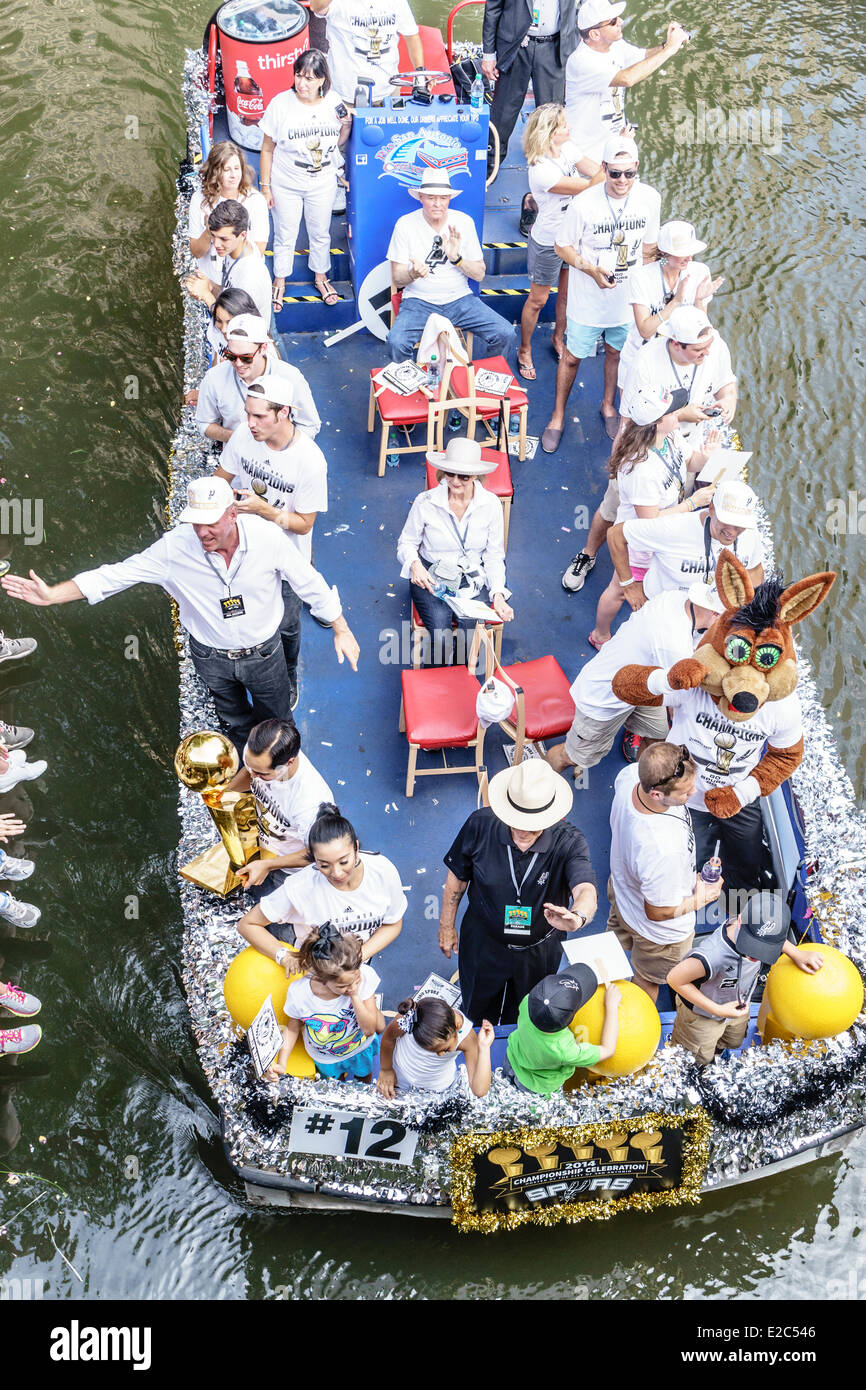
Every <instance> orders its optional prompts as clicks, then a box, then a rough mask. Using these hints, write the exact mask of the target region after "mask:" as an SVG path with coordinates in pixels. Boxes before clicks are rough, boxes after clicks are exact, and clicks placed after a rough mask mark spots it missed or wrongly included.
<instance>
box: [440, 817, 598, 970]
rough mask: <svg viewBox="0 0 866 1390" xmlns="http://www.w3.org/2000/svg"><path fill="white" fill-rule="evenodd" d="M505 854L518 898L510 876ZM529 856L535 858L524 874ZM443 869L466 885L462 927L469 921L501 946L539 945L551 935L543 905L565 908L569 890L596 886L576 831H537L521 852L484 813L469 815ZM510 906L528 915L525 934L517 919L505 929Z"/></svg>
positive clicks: (562, 827)
mask: <svg viewBox="0 0 866 1390" xmlns="http://www.w3.org/2000/svg"><path fill="white" fill-rule="evenodd" d="M509 848H510V850H511V861H512V863H513V866H514V879H516V880H517V884H518V886H519V893H517V892H515V885H514V879H512V876H511V869H510V866H509V857H508V850H509ZM533 855H537V858H536V860H535V863H534V864H533V865H532V870H531V872H530V873H528V874H527V871H528V870H529V866H530V864H531V863H532V858H533ZM445 863H446V865H447V867H448V868H449V869H450V870H451V872H452V873H453V874H455V875H456V876H457V878H459V879H462V880H463V881H464V882H468V884H469V890H468V905H467V908H466V914H465V916H464V918H463V927H464V928H465V927H466V925H467V923H468V921H469V920H470V919H474V921H475V922H477V923H478V925H479V926H480V927H482V928H483V930H484V932H485V934H486V935H487V936H489V937H491V938H492V939H493V940H494V941H497V942H499V943H500V944H501V945H518V946H531V945H534V944H535V943H536V942H537V941H543V939H544V938H545V937H546V936H547V935H548V934H549V933H550V930H551V927H550V923H549V922H548V920H547V918H546V917H545V915H544V904H545V903H556V905H557V906H558V907H570V906H571V897H572V893H571V890H572V887H574V886H576V885H577V884H580V883H589V884H591V885H592V887H593V888H595V886H596V881H595V874H594V873H593V871H592V864H591V862H590V858H589V848H588V846H587V843H586V840H585V839H584V837H583V834H582V832H581V831H580V830H578V828H577V826H576V825H572V824H571V823H570V822H569V821H565V820H561V821H558V822H557V824H556V825H554V826H551V827H550V828H549V829H548V830H543V831H542V833H541V834H540V835H539V837H538V839H537V840H536V841H535V844H534V845H532V846H531V847H530V848H529V849H528V850H524V851H521V850H519V849H518V848H517V846H516V845H515V843H514V841H513V840H512V838H511V831H510V829H509V828H508V826H507V825H505V824H504V822H503V821H501V820H500V819H499V818H498V816H495V815H494V814H493V812H492V811H491V810H490V808H489V807H484V808H483V809H482V810H480V811H473V813H472V815H471V816H470V817H469V819H468V820H467V821H466V823H465V824H464V826H463V828H462V829H461V831H460V833H459V834H458V836H457V838H456V840H455V841H454V843H453V845H452V846H451V848H450V849H449V851H448V853H447V854H446V855H445ZM524 875H527V876H526V877H525V878H524ZM514 906H518V907H522V908H529V909H531V912H532V918H531V922H530V923H529V930H528V932H527V931H526V929H525V925H524V926H522V925H521V920H520V919H521V914H520V913H517V914H514V913H512V914H511V919H512V922H511V929H510V930H509V929H507V926H506V910H507V909H508V908H510V907H514Z"/></svg>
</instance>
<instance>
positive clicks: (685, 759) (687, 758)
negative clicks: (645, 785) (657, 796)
mask: <svg viewBox="0 0 866 1390" xmlns="http://www.w3.org/2000/svg"><path fill="white" fill-rule="evenodd" d="M691 765H692V755H691V753H690V752H689V750H688V748H686V745H685V744H684V743H683V744H681V745H680V760H679V762H678V763H677V765H676V767H675V768H674V770H673V772H671V773H670V774H669V775H668V776H667V777H663V778H662V780H661V781H660V782H653V785H652V790H653V791H654V792H655V791H658V789H659V787H666V786H667V784H668V783H669V782H678V781H679V780H680V778H681V777H682V775H683V773H684V772H685V771H686V769H687V768H689V767H691Z"/></svg>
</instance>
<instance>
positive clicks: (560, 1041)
mask: <svg viewBox="0 0 866 1390" xmlns="http://www.w3.org/2000/svg"><path fill="white" fill-rule="evenodd" d="M508 1060H509V1062H510V1063H511V1065H512V1067H513V1068H514V1074H515V1076H516V1077H517V1079H518V1081H522V1082H523V1085H524V1086H528V1087H529V1089H530V1091H536V1092H537V1093H538V1095H540V1096H552V1095H553V1093H554V1091H558V1090H559V1089H560V1087H561V1086H562V1085H563V1084H564V1083H565V1082H566V1081H567V1080H568V1078H569V1077H570V1076H571V1074H572V1072H573V1071H574V1069H575V1067H594V1066H595V1065H596V1063H597V1062H600V1061H601V1048H600V1047H596V1046H595V1044H594V1043H579V1042H577V1041H576V1039H575V1036H574V1034H573V1033H572V1031H571V1029H570V1028H560V1030H559V1032H558V1033H542V1032H541V1030H540V1029H539V1028H536V1026H535V1024H534V1023H533V1022H532V1021H531V1019H530V1017H529V1009H528V999H521V1001H520V1008H519V1009H518V1010H517V1027H516V1028H515V1030H514V1032H513V1033H512V1034H511V1036H510V1037H509V1039H508Z"/></svg>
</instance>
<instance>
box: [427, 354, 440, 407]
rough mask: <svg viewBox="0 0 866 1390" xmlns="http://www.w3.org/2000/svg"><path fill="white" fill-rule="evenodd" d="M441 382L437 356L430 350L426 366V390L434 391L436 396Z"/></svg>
mask: <svg viewBox="0 0 866 1390" xmlns="http://www.w3.org/2000/svg"><path fill="white" fill-rule="evenodd" d="M441 382H442V373H441V371H440V370H439V358H438V357H437V356H436V353H435V352H431V354H430V363H429V366H428V367H427V387H428V390H430V391H435V392H436V394H437V396H438V394H439V387H440V385H441Z"/></svg>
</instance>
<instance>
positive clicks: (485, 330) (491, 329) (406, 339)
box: [387, 294, 517, 362]
mask: <svg viewBox="0 0 866 1390" xmlns="http://www.w3.org/2000/svg"><path fill="white" fill-rule="evenodd" d="M431 314H443V315H444V316H445V318H446V319H448V320H449V322H450V323H453V324H454V325H455V326H456V327H457V328H462V329H463V330H464V332H466V333H474V334H475V335H476V336H477V337H479V338H481V339H483V341H484V342H485V343H486V345H487V351H486V353H479V352H477V351H476V352H475V353H474V356H475V357H481V356H487V357H499V356H504V357H511V356H513V354H514V352H515V351H516V348H517V331H516V328H515V326H514V324H513V323H509V322H508V320H507V319H504V318H503V317H502V315H501V314H497V313H496V311H495V310H494V309H489V308H488V307H487V305H486V304H485V303H484V301H483V300H481V299H479V298H478V297H477V296H476V295H474V294H465V295H463V296H462V298H460V299H454V300H452V302H451V303H450V304H430V303H428V301H427V300H426V299H407V298H406V297H405V295H404V297H403V300H402V302H401V304H400V312H399V314H398V315H397V320H396V322H395V324H394V327H393V328H392V329H391V331H390V333H389V334H388V339H387V342H388V351H389V353H390V354H391V361H392V362H405V361H406V359H407V358H409V357H411V356H412V354H413V351H414V348H415V344H416V343H417V342H418V341H419V339H420V337H421V334H422V332H423V330H424V325H425V323H426V322H427V320H428V318H429V317H430V315H431Z"/></svg>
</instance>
